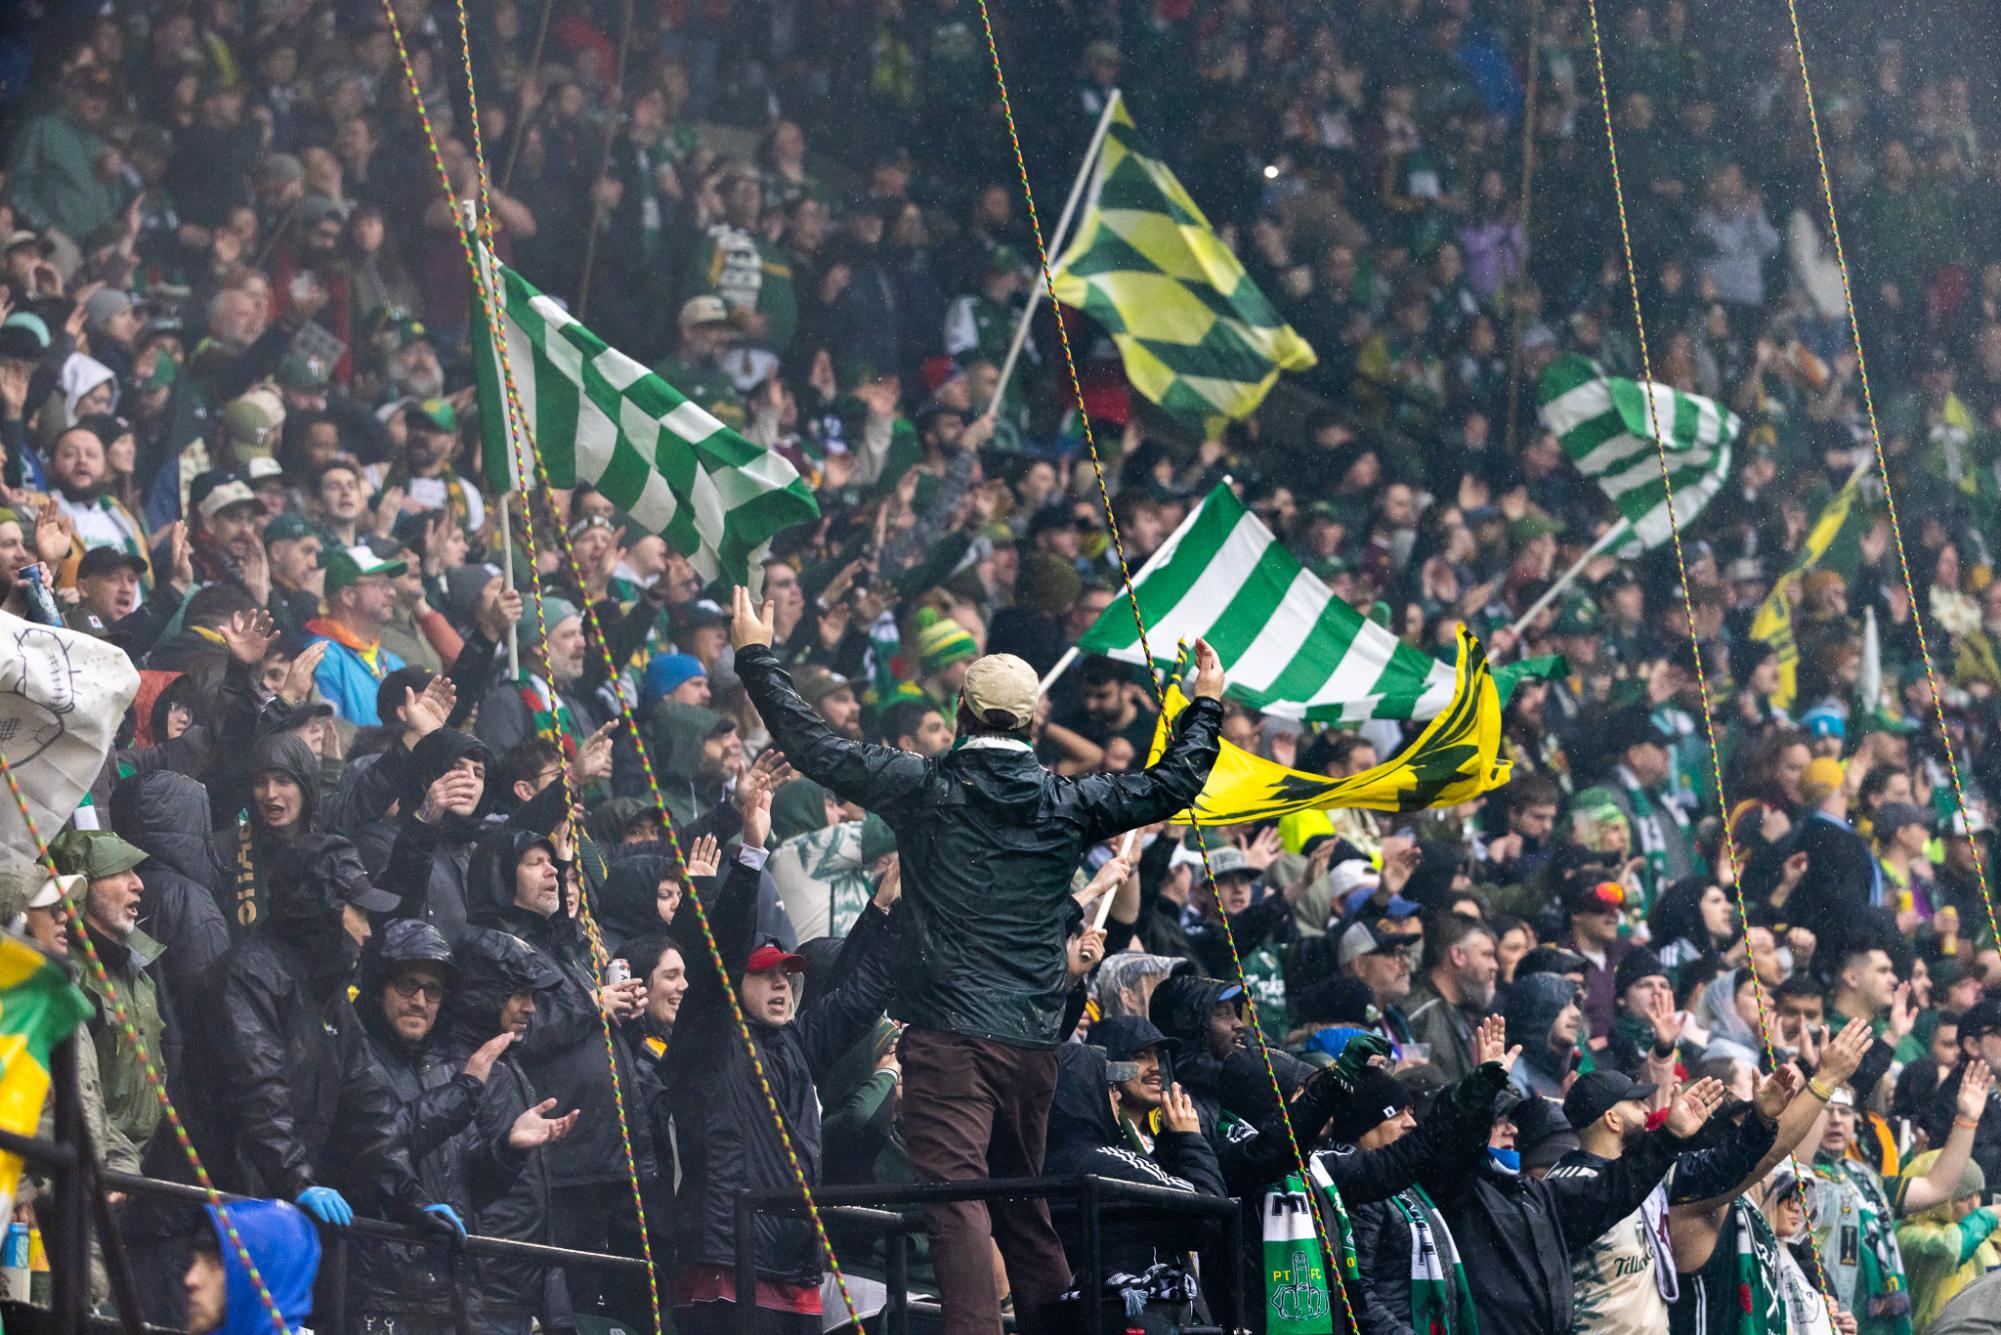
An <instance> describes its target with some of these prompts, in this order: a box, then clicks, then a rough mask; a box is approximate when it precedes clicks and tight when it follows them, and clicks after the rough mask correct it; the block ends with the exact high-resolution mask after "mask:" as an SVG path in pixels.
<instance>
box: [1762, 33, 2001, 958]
mask: <svg viewBox="0 0 2001 1335" xmlns="http://www.w3.org/2000/svg"><path fill="white" fill-rule="evenodd" d="M1786 16H1787V17H1788V18H1790V19H1791V20H1792V28H1793V52H1794V54H1796V55H1797V56H1798V57H1799V66H1800V87H1801V89H1802V90H1803V91H1804V92H1805V93H1806V117H1807V124H1808V126H1809V127H1811V129H1812V130H1813V156H1814V160H1815V161H1816V162H1817V163H1818V164H1819V166H1820V194H1821V198H1822V199H1823V200H1825V201H1826V203H1827V230H1828V234H1829V236H1830V237H1831V238H1832V239H1833V241H1834V263H1835V267H1836V268H1838V269H1839V270H1840V271H1841V301H1842V304H1843V305H1844V306H1846V307H1847V308H1848V334H1849V337H1850V338H1851V339H1852V340H1853V341H1854V344H1855V371H1856V375H1857V377H1858V378H1859V379H1860V380H1861V382H1862V407H1863V409H1864V411H1865V412H1867V413H1868V415H1869V441H1870V444H1871V445H1872V446H1873V447H1874V449H1875V452H1876V476H1877V477H1878V478H1880V479H1881V480H1882V483H1883V504H1884V506H1885V507H1886V508H1887V509H1888V510H1889V512H1890V537H1891V539H1892V540H1893V541H1894V542H1895V543H1896V546H1897V569H1898V571H1899V572H1900V573H1901V574H1902V575H1903V577H1904V596H1905V597H1906V598H1908V599H1910V604H1911V625H1912V627H1913V628H1915V629H1916V631H1917V633H1918V654H1919V656H1920V657H1921V658H1923V659H1924V664H1925V685H1926V686H1927V687H1929V688H1930V690H1931V693H1932V716H1933V718H1934V719H1935V720H1936V721H1937V723H1938V738H1939V741H1940V742H1941V743H1943V744H1944V746H1945V763H1946V769H1947V771H1948V772H1949V773H1950V774H1951V775H1952V796H1953V800H1954V801H1955V802H1957V803H1958V804H1959V818H1960V820H1961V821H1963V822H1964V823H1965V825H1966V845H1967V848H1968V850H1969V851H1971V852H1972V854H1973V875H1974V879H1975V880H1976V881H1978V882H1979V885H1980V902H1981V903H1982V904H1984V905H1985V906H1986V908H1987V931H1988V933H1989V939H1990V940H1992V941H1993V942H1994V943H1995V944H1996V945H2001V924H1997V923H1996V921H1995V916H1994V896H1993V894H1992V893H1991V892H1990V891H1989V889H1988V885H1987V864H1986V861H1985V859H1983V858H1982V857H1981V855H1980V840H1979V839H1978V838H1977V837H1975V835H1974V833H1973V817H1972V814H1971V813H1970V812H1968V811H1967V809H1966V789H1965V787H1964V785H1962V784H1961V782H1960V778H1959V757H1958V756H1957V755H1955V754H1954V752H1953V746H1952V733H1951V731H1950V730H1949V729H1948V728H1947V727H1946V726H1945V700H1944V698H1943V697H1942V696H1941V695H1940V694H1939V689H1938V677H1937V675H1936V674H1935V673H1934V672H1933V671H1932V651H1931V644H1930V642H1929V641H1928V640H1927V639H1926V638H1925V617H1924V609H1923V608H1921V607H1919V606H1918V592H1917V588H1916V586H1915V585H1914V584H1913V583H1912V582H1911V563H1910V561H1909V560H1907V559H1906V558H1905V556H1904V526H1903V524H1902V523H1901V522H1900V521H1899V520H1898V518H1897V498H1896V496H1895V495H1894V494H1893V493H1892V492H1891V490H1890V465H1889V462H1888V461H1887V460H1886V459H1885V458H1884V457H1883V433H1882V431H1881V430H1880V429H1878V427H1877V425H1876V398H1875V395H1874V394H1872V393H1871V392H1870V389H1869V362H1868V359H1867V358H1865V357H1864V356H1863V355H1862V325H1861V322H1860V321H1859V320H1857V319H1856V318H1855V292H1854V290H1853V289H1852V288H1851V287H1850V286H1849V282H1848V255H1847V252H1846V251H1845V250H1843V248H1842V245H1841V223H1840V221H1839V220H1838V219H1837V218H1836V217H1835V216H1834V179H1833V177H1832V176H1830V175H1829V173H1828V170H1827V151H1826V149H1824V148H1823V147H1822V145H1821V142H1820V112H1819V111H1818V109H1816V107H1815V106H1814V100H1813V79H1812V77H1811V76H1810V75H1808V74H1807V69H1806V43H1805V41H1804V40H1802V38H1801V36H1800V15H1799V7H1798V6H1797V4H1795V2H1794V0H1786Z"/></svg>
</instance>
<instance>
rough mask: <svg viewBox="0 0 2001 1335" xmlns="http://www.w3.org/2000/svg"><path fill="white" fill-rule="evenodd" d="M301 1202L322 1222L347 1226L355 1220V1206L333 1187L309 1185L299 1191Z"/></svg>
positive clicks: (302, 1205) (336, 1225)
mask: <svg viewBox="0 0 2001 1335" xmlns="http://www.w3.org/2000/svg"><path fill="white" fill-rule="evenodd" d="M299 1204H300V1206H301V1207H303V1208H304V1209H305V1210H306V1211H307V1212H308V1213H309V1214H311V1215H312V1216H313V1217H314V1218H315V1219H318V1220H319V1221H320V1222H321V1223H322V1224H332V1225H333V1226H334V1227H335V1228H346V1227H347V1226H348V1225H349V1224H352V1223H353V1222H354V1207H353V1206H351V1205H349V1204H348V1203H347V1200H346V1198H345V1197H343V1196H342V1195H341V1194H340V1193H339V1192H338V1191H335V1190H334V1189H333V1188H332V1187H307V1188H306V1189H305V1190H304V1191H302V1192H300V1193H299Z"/></svg>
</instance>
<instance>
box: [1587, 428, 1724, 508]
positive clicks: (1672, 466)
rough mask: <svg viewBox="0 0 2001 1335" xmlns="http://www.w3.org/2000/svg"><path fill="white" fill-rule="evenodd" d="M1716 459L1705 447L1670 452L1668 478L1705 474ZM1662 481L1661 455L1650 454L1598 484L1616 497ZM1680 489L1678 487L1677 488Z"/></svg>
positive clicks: (1602, 478) (1599, 480) (1713, 452)
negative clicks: (1698, 473) (1688, 474)
mask: <svg viewBox="0 0 2001 1335" xmlns="http://www.w3.org/2000/svg"><path fill="white" fill-rule="evenodd" d="M1633 439H1635V440H1638V439H1639V437H1637V436H1635V437H1633ZM1642 443H1643V444H1651V443H1652V442H1650V441H1647V442H1642ZM1715 457H1716V451H1715V450H1713V449H1710V448H1709V447H1708V446H1706V445H1697V446H1695V447H1694V448H1692V449H1688V450H1683V451H1681V452H1679V453H1676V452H1673V451H1670V452H1669V454H1668V477H1669V478H1679V477H1682V476H1683V475H1684V474H1686V473H1689V472H1691V471H1697V472H1706V471H1708V468H1709V463H1710V460H1712V459H1714V458H1715ZM1660 480H1661V461H1660V456H1659V455H1658V454H1655V453H1652V452H1649V453H1648V455H1647V457H1646V458H1644V459H1640V460H1636V461H1635V462H1633V463H1631V464H1629V465H1627V466H1626V467H1625V468H1622V469H1620V470H1619V471H1618V472H1616V473H1607V474H1605V475H1604V476H1602V477H1600V478H1599V479H1598V485H1599V487H1601V488H1602V489H1603V490H1604V492H1605V494H1606V495H1607V496H1614V497H1617V496H1623V495H1625V494H1626V493H1627V492H1629V491H1632V490H1634V489H1635V488H1637V487H1645V486H1648V485H1650V484H1656V483H1658V482H1659V481H1660ZM1686 485H1688V486H1694V485H1696V484H1695V483H1694V482H1689V483H1687V484H1686ZM1678 489H1679V486H1678V487H1677V490H1678Z"/></svg>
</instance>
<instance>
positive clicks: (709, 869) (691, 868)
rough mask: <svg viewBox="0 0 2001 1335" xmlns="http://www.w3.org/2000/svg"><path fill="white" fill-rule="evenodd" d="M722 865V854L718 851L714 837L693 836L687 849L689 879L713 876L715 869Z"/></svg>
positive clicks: (705, 835) (708, 835) (706, 835)
mask: <svg viewBox="0 0 2001 1335" xmlns="http://www.w3.org/2000/svg"><path fill="white" fill-rule="evenodd" d="M721 865H722V854H721V853H720V851H719V850H718V845H717V843H716V837H715V836H714V835H712V834H700V835H696V836H695V840H694V842H693V843H691V844H689V845H688V847H687V866H688V876H689V877H690V879H698V878H703V877H709V876H714V875H715V874H716V868H717V867H719V866H721Z"/></svg>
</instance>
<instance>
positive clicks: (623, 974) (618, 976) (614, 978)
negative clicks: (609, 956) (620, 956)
mask: <svg viewBox="0 0 2001 1335" xmlns="http://www.w3.org/2000/svg"><path fill="white" fill-rule="evenodd" d="M604 980H605V981H606V982H607V983H610V984H611V985H612V986H614V987H616V986H617V985H618V984H620V983H629V982H631V981H632V965H631V964H630V963H628V962H627V961H625V960H613V961H612V962H611V963H610V964H607V965H606V966H605V970H604Z"/></svg>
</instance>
